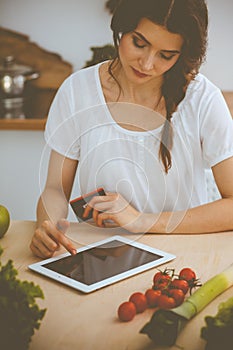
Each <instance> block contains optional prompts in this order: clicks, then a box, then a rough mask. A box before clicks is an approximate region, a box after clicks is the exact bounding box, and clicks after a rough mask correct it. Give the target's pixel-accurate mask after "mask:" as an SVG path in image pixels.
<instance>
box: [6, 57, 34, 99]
mask: <svg viewBox="0 0 233 350" xmlns="http://www.w3.org/2000/svg"><path fill="white" fill-rule="evenodd" d="M38 77H39V73H38V72H36V71H35V70H33V69H32V67H29V66H24V65H19V64H17V63H16V62H15V59H14V57H13V56H6V57H5V58H4V60H3V64H2V65H1V66H0V96H1V98H10V97H19V96H21V95H22V94H23V90H24V85H25V82H27V81H29V80H32V79H36V78H38Z"/></svg>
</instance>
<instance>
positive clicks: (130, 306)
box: [117, 301, 136, 322]
mask: <svg viewBox="0 0 233 350" xmlns="http://www.w3.org/2000/svg"><path fill="white" fill-rule="evenodd" d="M117 313H118V317H119V319H120V320H121V321H123V322H128V321H131V320H132V319H133V318H134V316H135V315H136V306H135V305H134V303H132V302H131V301H125V302H124V303H122V304H121V305H120V306H119V308H118V310H117Z"/></svg>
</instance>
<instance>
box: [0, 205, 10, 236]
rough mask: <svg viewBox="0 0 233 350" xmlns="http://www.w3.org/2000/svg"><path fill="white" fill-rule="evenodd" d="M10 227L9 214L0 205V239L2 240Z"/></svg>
mask: <svg viewBox="0 0 233 350" xmlns="http://www.w3.org/2000/svg"><path fill="white" fill-rule="evenodd" d="M9 225H10V214H9V212H8V210H7V208H5V207H4V206H3V205H0V238H2V237H3V236H4V235H5V233H6V232H7V230H8V227H9Z"/></svg>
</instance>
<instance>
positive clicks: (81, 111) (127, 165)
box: [45, 63, 233, 213]
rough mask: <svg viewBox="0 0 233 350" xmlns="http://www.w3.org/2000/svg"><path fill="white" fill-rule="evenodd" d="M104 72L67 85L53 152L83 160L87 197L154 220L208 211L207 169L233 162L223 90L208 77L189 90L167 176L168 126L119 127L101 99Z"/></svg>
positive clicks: (51, 141)
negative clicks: (109, 200)
mask: <svg viewBox="0 0 233 350" xmlns="http://www.w3.org/2000/svg"><path fill="white" fill-rule="evenodd" d="M100 64H101V63H100ZM100 64H97V65H95V66H92V67H88V68H85V69H82V70H80V71H78V72H75V73H73V74H72V75H71V76H70V77H69V78H67V79H66V80H65V81H64V83H63V84H62V86H61V87H60V89H59V90H58V92H57V95H56V96H55V99H54V101H53V103H52V106H51V108H50V112H49V116H48V121H47V125H46V130H45V139H46V142H47V143H48V145H49V146H50V147H51V148H52V149H54V150H55V151H57V152H58V153H60V154H62V155H65V156H66V157H68V158H71V159H77V160H79V166H78V179H79V186H80V192H81V193H82V194H84V193H87V192H90V191H93V190H94V189H95V188H98V187H103V188H104V189H105V190H106V191H110V192H118V193H121V194H122V195H123V196H124V197H125V198H126V199H127V200H128V201H129V202H130V203H131V204H132V205H133V206H134V207H135V208H136V209H137V210H139V211H143V212H148V213H152V212H153V213H158V212H161V211H177V210H186V209H187V208H191V207H194V206H198V205H201V204H203V203H205V202H206V201H207V191H206V182H205V168H210V167H212V166H214V165H215V164H217V163H219V162H221V161H222V160H224V159H227V158H229V157H231V156H233V142H232V141H233V122H232V118H231V115H230V112H229V110H228V108H227V105H226V103H225V100H224V98H223V96H222V94H221V92H220V90H219V89H218V88H217V87H216V86H214V85H213V84H212V83H211V82H210V81H209V80H208V79H207V78H206V77H204V76H203V75H201V74H199V75H198V76H197V77H196V79H195V81H192V82H191V83H190V85H189V87H188V90H187V93H186V96H185V98H184V100H183V101H182V102H181V103H180V104H179V106H178V109H177V111H176V112H175V113H174V114H173V118H172V125H173V132H174V136H173V147H172V152H171V155H172V168H171V169H170V170H169V172H168V174H166V173H165V172H164V169H163V164H162V162H161V160H160V159H159V156H158V154H159V145H160V137H161V130H162V126H160V127H158V128H157V129H155V130H151V131H143V132H141V131H131V130H127V129H125V128H123V127H121V126H120V125H119V124H117V123H116V122H115V121H114V119H113V117H112V115H111V113H110V111H109V108H108V106H107V104H106V101H105V98H104V94H103V91H102V87H101V82H100V77H99V66H100Z"/></svg>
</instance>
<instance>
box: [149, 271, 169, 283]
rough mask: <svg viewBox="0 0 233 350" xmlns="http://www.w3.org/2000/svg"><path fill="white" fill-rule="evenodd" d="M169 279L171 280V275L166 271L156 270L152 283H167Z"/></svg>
mask: <svg viewBox="0 0 233 350" xmlns="http://www.w3.org/2000/svg"><path fill="white" fill-rule="evenodd" d="M170 280H171V277H170V276H169V274H168V273H167V272H161V271H160V272H156V274H155V275H154V278H153V283H154V285H157V284H160V283H164V282H167V283H169V282H170Z"/></svg>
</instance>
